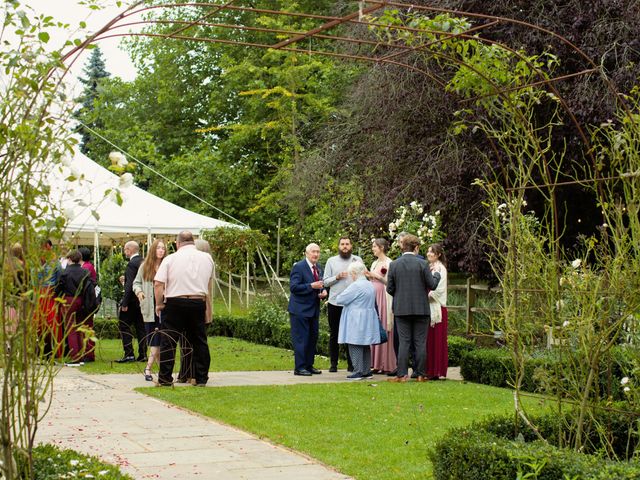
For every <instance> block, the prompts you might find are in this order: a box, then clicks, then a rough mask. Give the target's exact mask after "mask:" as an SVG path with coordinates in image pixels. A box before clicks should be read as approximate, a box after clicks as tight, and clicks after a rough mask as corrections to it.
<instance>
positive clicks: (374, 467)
mask: <svg viewBox="0 0 640 480" xmlns="http://www.w3.org/2000/svg"><path fill="white" fill-rule="evenodd" d="M140 391H142V392H144V393H146V394H148V395H151V396H154V397H157V398H160V399H162V400H166V401H168V402H171V403H174V404H176V405H179V406H182V407H185V408H187V409H189V410H193V411H195V412H198V413H201V414H203V415H207V416H209V417H212V418H215V419H217V420H221V421H223V422H225V423H227V424H230V425H234V426H236V427H239V428H241V429H243V430H246V431H249V432H252V433H254V434H256V435H257V436H259V437H262V438H267V439H269V440H271V441H273V442H275V443H279V444H282V445H284V446H286V447H289V448H292V449H294V450H297V451H300V452H303V453H305V454H307V455H309V456H311V457H313V458H316V459H318V460H320V461H322V462H324V463H326V464H327V465H331V466H333V467H334V468H336V469H337V470H339V471H340V472H342V473H344V474H347V475H350V476H353V477H354V478H357V479H361V480H364V479H388V480H395V479H399V478H402V479H424V478H431V463H430V462H429V460H428V458H427V451H428V449H429V448H430V447H431V446H433V445H434V442H435V440H437V439H438V438H439V437H440V436H442V435H443V434H444V433H445V432H446V431H447V430H448V429H450V428H452V427H457V426H462V425H466V424H468V423H470V422H472V421H473V420H478V419H480V418H482V417H484V416H486V415H489V414H497V413H507V412H510V411H512V410H513V397H512V393H511V392H510V391H508V390H505V389H500V388H494V387H487V386H484V385H477V384H471V383H462V382H456V381H446V382H431V383H427V384H419V383H413V382H411V383H407V384H391V383H387V382H385V381H382V382H379V383H377V382H357V383H353V384H352V383H349V384H321V385H291V386H271V387H225V388H207V389H188V388H180V389H160V388H142V389H140ZM530 402H531V405H530V406H531V408H535V409H539V408H542V407H541V406H540V405H537V404H534V403H533V402H534V401H533V400H530Z"/></svg>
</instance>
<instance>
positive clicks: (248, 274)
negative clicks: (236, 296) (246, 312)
mask: <svg viewBox="0 0 640 480" xmlns="http://www.w3.org/2000/svg"><path fill="white" fill-rule="evenodd" d="M250 274H251V272H249V251H248V250H247V283H246V285H245V287H247V292H246V296H247V308H249V282H250V279H249V277H250Z"/></svg>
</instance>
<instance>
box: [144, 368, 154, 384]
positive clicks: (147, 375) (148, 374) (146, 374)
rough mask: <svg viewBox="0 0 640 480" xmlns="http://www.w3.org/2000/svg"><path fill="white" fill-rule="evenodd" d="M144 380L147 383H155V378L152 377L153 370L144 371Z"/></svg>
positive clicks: (146, 369)
mask: <svg viewBox="0 0 640 480" xmlns="http://www.w3.org/2000/svg"><path fill="white" fill-rule="evenodd" d="M144 379H145V380H146V381H147V382H153V377H152V376H151V369H150V368H145V369H144Z"/></svg>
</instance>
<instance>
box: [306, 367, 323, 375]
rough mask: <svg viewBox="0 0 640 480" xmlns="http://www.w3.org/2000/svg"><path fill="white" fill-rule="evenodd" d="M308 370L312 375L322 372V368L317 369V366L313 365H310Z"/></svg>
mask: <svg viewBox="0 0 640 480" xmlns="http://www.w3.org/2000/svg"><path fill="white" fill-rule="evenodd" d="M309 371H310V372H311V373H313V374H314V375H320V374H321V373H322V370H318V369H317V368H313V367H311V368H310V369H309Z"/></svg>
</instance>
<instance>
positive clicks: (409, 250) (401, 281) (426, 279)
mask: <svg viewBox="0 0 640 480" xmlns="http://www.w3.org/2000/svg"><path fill="white" fill-rule="evenodd" d="M419 245H420V240H418V237H416V236H415V235H411V234H409V235H406V236H405V237H404V238H403V239H402V242H401V245H400V246H401V249H402V256H401V257H400V258H398V259H397V260H394V261H393V262H391V264H390V265H389V272H388V274H387V292H388V293H389V294H390V295H391V296H393V315H394V319H395V323H396V325H397V330H398V336H399V339H398V340H399V351H398V372H397V375H396V376H395V377H392V378H390V379H389V381H390V382H406V381H407V380H408V378H409V377H408V368H409V346H410V345H411V344H413V345H414V347H415V359H414V370H415V372H416V374H417V380H418V381H419V382H424V381H426V380H427V379H426V376H425V358H426V351H425V345H426V342H427V338H426V337H427V327H428V325H429V322H430V320H429V317H430V309H429V300H428V298H427V289H428V290H435V289H436V287H437V286H438V281H439V280H440V274H438V273H434V274H433V275H432V274H431V271H430V270H429V267H428V265H427V262H426V261H425V260H424V259H422V258H418V257H417V256H416V253H415V252H416V250H417V248H418V246H419Z"/></svg>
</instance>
